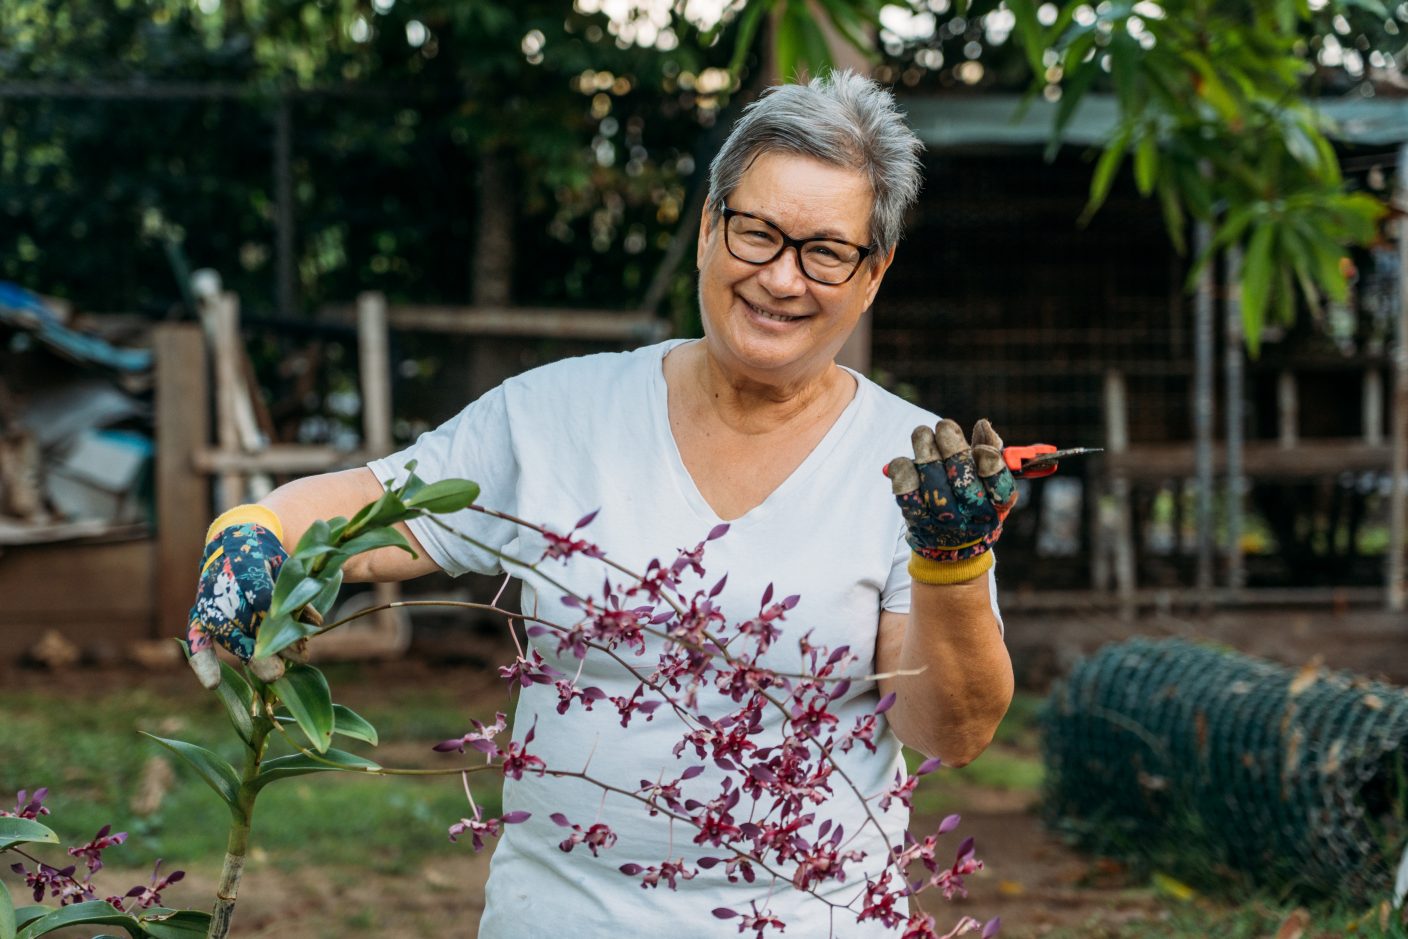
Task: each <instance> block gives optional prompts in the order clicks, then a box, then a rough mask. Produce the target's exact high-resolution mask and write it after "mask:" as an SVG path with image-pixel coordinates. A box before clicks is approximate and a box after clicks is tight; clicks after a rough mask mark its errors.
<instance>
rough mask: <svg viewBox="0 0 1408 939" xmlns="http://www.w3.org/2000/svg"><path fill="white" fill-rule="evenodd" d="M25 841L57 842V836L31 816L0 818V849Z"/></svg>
mask: <svg viewBox="0 0 1408 939" xmlns="http://www.w3.org/2000/svg"><path fill="white" fill-rule="evenodd" d="M26 842H34V843H37V844H58V843H59V836H58V835H56V834H54V833H53V832H52V831H50V830H49V829H48V828H46V827H45V826H43V825H41V824H39V823H38V822H36V821H35V820H34V819H32V818H9V817H4V818H0V851H3V850H5V849H6V848H8V847H10V846H11V845H15V844H24V843H26Z"/></svg>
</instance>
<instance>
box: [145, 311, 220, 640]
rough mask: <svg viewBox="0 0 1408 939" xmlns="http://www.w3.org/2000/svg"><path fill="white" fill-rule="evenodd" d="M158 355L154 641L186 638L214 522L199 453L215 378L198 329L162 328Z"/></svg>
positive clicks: (156, 340)
mask: <svg viewBox="0 0 1408 939" xmlns="http://www.w3.org/2000/svg"><path fill="white" fill-rule="evenodd" d="M153 346H154V351H155V353H156V443H157V447H156V530H157V543H156V575H155V579H156V585H155V587H156V604H155V610H154V615H155V622H154V623H153V630H152V634H153V636H155V637H161V636H183V635H185V626H186V616H187V614H188V613H189V611H190V608H191V600H192V599H193V598H194V596H195V584H196V573H197V567H198V566H199V564H200V555H201V550H202V549H203V547H204V539H205V528H206V525H207V524H208V523H209V521H210V481H209V479H208V477H207V476H206V475H205V474H204V473H202V472H199V471H197V469H196V468H195V464H194V462H193V460H192V457H193V456H194V454H195V452H196V451H197V450H199V449H201V448H203V447H205V446H206V445H207V442H208V439H209V436H210V416H209V406H210V402H209V390H208V389H209V384H208V382H209V378H208V374H207V369H206V360H205V340H204V338H203V337H202V336H201V331H200V328H199V327H197V326H194V325H191V324H187V323H161V324H158V325H157V326H156V327H155V329H154V331H153Z"/></svg>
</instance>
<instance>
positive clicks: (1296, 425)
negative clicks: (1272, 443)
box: [1276, 369, 1300, 450]
mask: <svg viewBox="0 0 1408 939" xmlns="http://www.w3.org/2000/svg"><path fill="white" fill-rule="evenodd" d="M1276 414H1277V419H1278V424H1279V426H1278V432H1277V434H1276V440H1277V442H1278V443H1280V445H1281V449H1282V450H1294V449H1295V446H1296V443H1297V442H1298V441H1299V439H1300V396H1299V394H1297V390H1296V376H1295V373H1294V372H1292V371H1291V370H1290V369H1282V371H1281V374H1279V375H1277V376H1276Z"/></svg>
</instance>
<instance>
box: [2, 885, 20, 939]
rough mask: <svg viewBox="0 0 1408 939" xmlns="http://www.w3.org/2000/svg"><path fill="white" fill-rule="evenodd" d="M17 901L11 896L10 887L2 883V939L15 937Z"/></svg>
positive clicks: (13, 938)
mask: <svg viewBox="0 0 1408 939" xmlns="http://www.w3.org/2000/svg"><path fill="white" fill-rule="evenodd" d="M18 928H19V927H18V926H16V925H15V901H14V900H13V899H12V898H11V897H10V889H9V888H8V887H6V886H5V885H4V884H0V939H15V930H17V929H18Z"/></svg>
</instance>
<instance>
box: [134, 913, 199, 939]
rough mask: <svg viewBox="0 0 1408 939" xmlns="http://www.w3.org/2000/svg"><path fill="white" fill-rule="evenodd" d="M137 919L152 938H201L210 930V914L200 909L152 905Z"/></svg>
mask: <svg viewBox="0 0 1408 939" xmlns="http://www.w3.org/2000/svg"><path fill="white" fill-rule="evenodd" d="M137 919H138V921H139V922H140V923H141V924H142V928H143V929H145V930H146V931H147V934H148V935H150V936H151V937H152V939H202V937H204V936H205V935H206V933H208V932H209V931H210V914H209V913H205V912H202V911H201V910H168V909H164V908H161V907H153V908H152V909H150V910H148V911H147V912H145V913H142V914H139V915H138V917H137Z"/></svg>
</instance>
